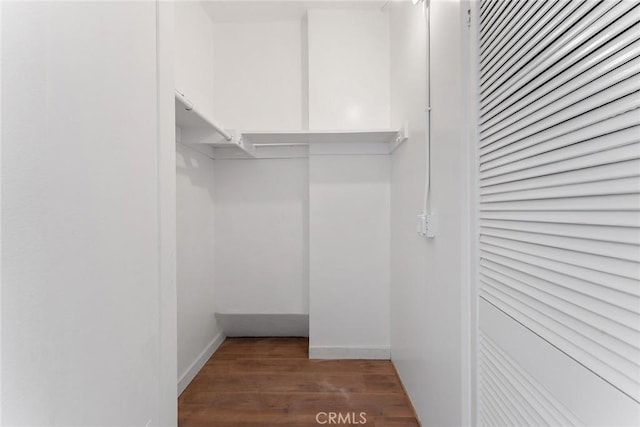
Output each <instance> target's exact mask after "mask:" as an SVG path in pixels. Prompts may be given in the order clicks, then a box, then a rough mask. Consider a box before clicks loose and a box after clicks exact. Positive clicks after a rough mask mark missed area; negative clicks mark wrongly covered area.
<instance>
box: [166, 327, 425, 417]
mask: <svg viewBox="0 0 640 427" xmlns="http://www.w3.org/2000/svg"><path fill="white" fill-rule="evenodd" d="M307 348H308V340H307V339H303V338H228V339H227V340H226V341H225V342H224V343H223V344H222V345H221V346H220V348H219V349H218V351H216V353H215V354H214V355H213V357H212V358H211V359H210V360H209V361H208V362H207V364H206V365H205V366H204V368H203V369H202V370H201V371H200V373H198V375H197V376H196V378H195V379H194V380H193V381H192V382H191V384H189V386H188V387H187V389H186V390H185V391H184V392H183V393H182V394H181V395H180V397H179V399H178V418H179V427H196V426H197V427H202V426H207V427H209V426H213V427H248V426H261V427H268V426H300V427H304V426H318V425H326V426H333V425H342V426H345V425H352V426H356V425H357V426H368V427H374V426H375V427H409V426H411V427H416V426H418V425H419V424H418V422H417V421H416V419H415V416H414V412H413V409H412V407H411V404H410V403H409V399H408V398H407V396H406V394H405V392H404V389H403V388H402V384H401V383H400V380H399V378H398V375H397V374H396V371H395V369H394V367H393V365H392V364H391V362H389V361H386V360H309V359H308V352H307ZM332 413H333V414H332ZM361 413H362V414H361Z"/></svg>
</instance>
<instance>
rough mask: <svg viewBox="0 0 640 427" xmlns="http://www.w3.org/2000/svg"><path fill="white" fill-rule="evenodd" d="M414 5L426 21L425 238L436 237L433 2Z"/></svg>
mask: <svg viewBox="0 0 640 427" xmlns="http://www.w3.org/2000/svg"><path fill="white" fill-rule="evenodd" d="M412 2H413V4H414V5H417V4H418V3H422V8H423V13H424V14H425V20H426V27H427V28H426V33H427V44H426V63H427V64H426V65H427V67H426V68H427V84H426V94H425V98H426V104H427V105H426V108H425V113H426V117H425V120H426V132H425V169H426V170H425V182H424V201H423V206H422V212H421V213H420V214H419V215H418V227H417V231H418V234H420V235H421V236H423V237H428V238H433V237H435V225H436V224H435V220H436V219H435V215H434V214H433V212H432V211H431V4H430V3H431V2H430V0H412Z"/></svg>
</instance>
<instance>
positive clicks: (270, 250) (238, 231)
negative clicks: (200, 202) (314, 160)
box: [214, 159, 309, 314]
mask: <svg viewBox="0 0 640 427" xmlns="http://www.w3.org/2000/svg"><path fill="white" fill-rule="evenodd" d="M215 163H216V167H215V182H216V190H215V203H216V206H215V227H216V239H215V255H214V259H215V286H216V303H215V305H216V311H217V312H220V313H239V314H287V313H288V314H293V313H295V314H307V313H308V310H309V308H308V300H309V295H308V289H309V285H308V241H307V236H308V229H307V227H308V192H309V184H308V160H307V159H268V160H267V159H265V160H216V162H215Z"/></svg>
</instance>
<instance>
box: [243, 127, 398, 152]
mask: <svg viewBox="0 0 640 427" xmlns="http://www.w3.org/2000/svg"><path fill="white" fill-rule="evenodd" d="M407 129H408V125H407V124H405V126H404V127H403V128H402V129H395V130H392V129H377V130H341V131H307V130H303V131H269V132H262V131H260V132H253V131H252V132H242V139H243V140H244V141H245V142H247V143H249V144H251V145H253V146H254V147H255V148H256V149H259V148H260V147H283V146H312V147H315V149H316V150H317V149H318V147H320V146H325V145H326V146H333V147H328V148H326V150H331V151H333V150H335V149H336V146H337V145H341V146H344V147H351V148H350V150H352V151H353V150H356V151H357V150H358V147H361V148H364V147H365V146H369V147H371V146H376V145H377V146H381V148H380V150H382V151H385V150H386V152H387V153H390V152H392V151H393V150H395V149H396V148H397V147H398V145H400V144H402V143H403V142H404V141H406V139H407ZM322 150H325V149H322Z"/></svg>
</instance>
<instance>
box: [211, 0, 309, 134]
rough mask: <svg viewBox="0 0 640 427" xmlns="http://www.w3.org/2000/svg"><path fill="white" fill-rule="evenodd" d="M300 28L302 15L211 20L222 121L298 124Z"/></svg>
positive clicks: (236, 125) (238, 125)
mask: <svg viewBox="0 0 640 427" xmlns="http://www.w3.org/2000/svg"><path fill="white" fill-rule="evenodd" d="M247 7H249V6H247ZM301 31H302V23H301V22H300V21H283V22H265V23H260V22H256V23H216V24H215V25H214V49H215V58H216V60H215V67H214V73H213V75H214V80H215V83H214V91H215V103H214V108H215V114H216V116H215V117H216V119H217V120H219V121H220V123H222V124H223V125H224V126H225V127H227V128H230V129H241V130H296V129H301V127H302V123H303V118H302V115H303V109H302V58H303V55H302V49H303V46H301V42H300V41H301ZM304 48H306V46H305V47H304Z"/></svg>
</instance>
